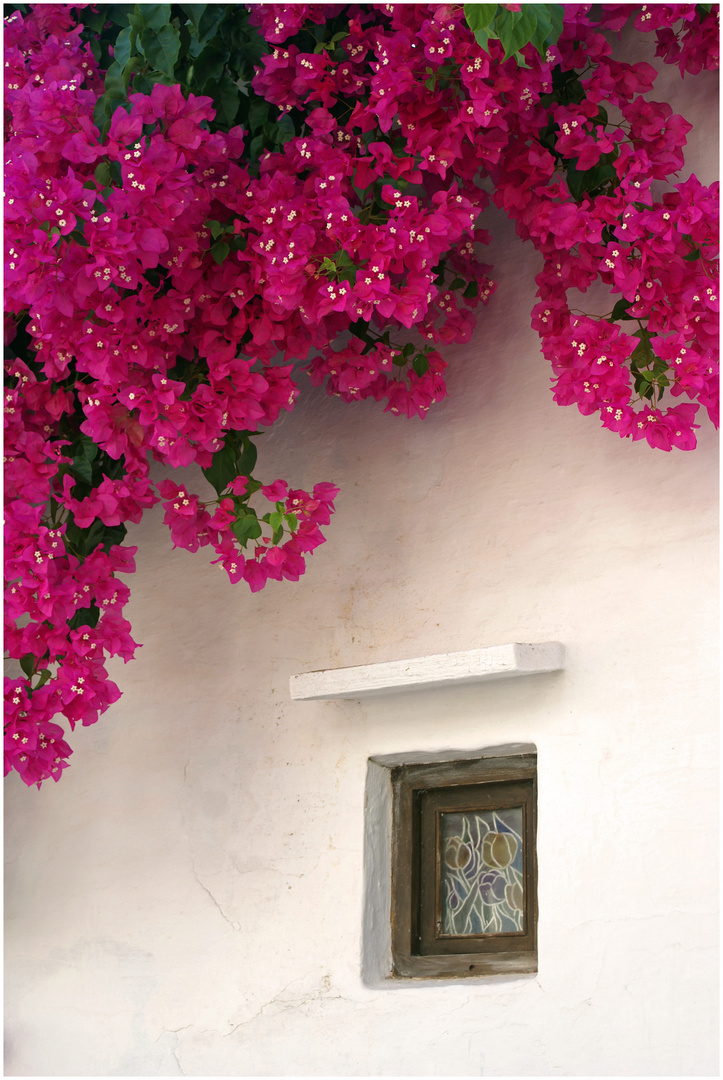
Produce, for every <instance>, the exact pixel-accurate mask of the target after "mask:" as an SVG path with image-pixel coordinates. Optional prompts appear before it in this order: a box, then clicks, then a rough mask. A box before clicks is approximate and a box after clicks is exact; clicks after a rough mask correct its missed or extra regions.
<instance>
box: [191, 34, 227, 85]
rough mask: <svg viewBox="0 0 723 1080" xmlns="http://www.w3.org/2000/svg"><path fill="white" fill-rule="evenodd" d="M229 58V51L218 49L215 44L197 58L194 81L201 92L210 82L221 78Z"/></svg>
mask: <svg viewBox="0 0 723 1080" xmlns="http://www.w3.org/2000/svg"><path fill="white" fill-rule="evenodd" d="M228 58H229V51H228V49H220V48H217V47H216V46H215V45H214V44H211V45H207V46H206V48H205V49H204V50H203V52H202V53H201V55H200V56H198V57H196V59H195V60H194V61H193V81H194V83H195V85H196V86H197V87H198V89H199V90H203V88H204V87H205V86H206V84H207V83H208V82H209V81H210V80H214V81H216V80H217V79H220V78H221V76H222V75H223V70H224V67H225V65H226V62H227V61H228ZM210 89H213V88H210Z"/></svg>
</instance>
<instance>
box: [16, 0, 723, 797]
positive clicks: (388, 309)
mask: <svg viewBox="0 0 723 1080" xmlns="http://www.w3.org/2000/svg"><path fill="white" fill-rule="evenodd" d="M486 7H489V5H486ZM508 7H509V9H510V13H509V14H507V15H505V17H506V18H508V19H511V23H512V24H515V26H516V27H517V29H516V31H515V32H516V33H519V32H520V29H519V25H518V24H517V22H516V20H517V14H516V13H515V9H519V5H509V6H508ZM191 8H192V9H193V12H194V14H193V15H191V16H188V15H187V14H186V12H187V11H189V10H191ZM119 10H120V9H119V8H118V6H112V5H109V6H108V7H107V8H105V7H102V6H101V7H100V8H97V7H96V6H93V7H90V8H87V9H86V8H85V7H84V6H82V5H80V6H79V5H76V6H75V7H72V6H69V5H35V6H33V7H32V8H31V10H30V12H29V13H27V14H21V13H20V12H15V13H13V14H10V15H9V16H7V18H6V20H5V23H6V28H5V76H6V84H5V85H6V95H5V103H6V195H7V197H6V211H5V221H6V230H5V235H6V344H7V345H8V346H9V350H8V351H9V353H10V356H11V358H10V360H9V361H7V362H6V372H7V384H6V410H5V484H6V504H7V506H6V566H5V579H6V644H7V648H8V652H9V655H10V656H11V657H13V658H16V659H18V660H19V661H20V665H21V668H22V671H23V673H24V674H23V676H22V677H18V678H13V679H8V680H6V702H7V714H6V728H5V751H6V759H5V760H6V772H7V771H9V770H11V769H15V770H17V771H18V772H19V773H20V775H21V776H22V778H23V780H25V782H26V783H28V784H38V786H39V785H40V784H41V782H42V781H43V780H44V779H46V778H49V777H52V778H53V779H56V780H57V779H58V778H59V776H60V775H61V774H62V770H63V769H64V768H65V767H66V766H67V763H68V760H67V759H68V756H69V754H70V753H71V750H70V747H69V746H68V744H67V742H66V741H65V739H64V729H63V728H62V727H61V726H60V724H59V723H58V722H57V720H58V718H60V717H64V718H65V719H66V720H67V722H68V723H69V725H70V727H71V728H72V727H74V725H75V724H76V723H77V722H80V723H82V724H90V723H93V722H95V721H96V720H97V719H98V717H99V715H100V714H101V713H102V712H104V711H105V710H106V709H107V708H108V706H109V705H110V704H111V703H112V702H113V701H114V700H116V699H117V698H118V696H119V690H118V688H117V687H116V686H115V684H114V683H113V682H112V681H110V680H109V678H108V675H107V671H106V668H105V662H106V659H107V658H108V657H109V656H114V655H119V656H121V657H123V659H124V660H128V659H130V658H131V657H132V656H133V653H134V650H135V648H136V644H135V642H134V641H133V639H132V638H131V636H130V625H129V623H128V622H127V620H125V619H124V618H123V614H122V611H123V606H124V604H125V603H126V602H127V600H128V597H129V590H128V588H127V586H126V585H125V584H123V583H122V582H121V581H120V580H119V579H118V577H117V575H118V574H125V573H129V572H131V571H132V570H133V568H134V564H133V555H134V554H135V550H136V549H135V548H131V547H127V546H125V545H123V542H122V541H123V539H124V536H125V532H126V529H125V525H126V523H127V522H138V521H140V519H141V516H142V514H143V512H144V510H145V509H146V508H148V507H150V506H152V505H154V504H156V503H157V502H159V500H162V503H163V508H164V511H165V518H164V520H165V522H166V524H167V525H168V527H169V529H170V531H171V537H172V540H173V543H174V545H175V546H179V547H183V548H185V549H187V550H189V551H196V550H197V549H198V548H199V547H204V546H205V547H209V548H210V549H211V550H212V552H213V553H214V554H215V558H214V560H213V561H214V562H215V563H218V564H219V565H220V566H221V567H223V569H224V570H225V571H226V573H227V574H228V576H229V579H230V580H231V581H232V582H236V581H240V580H242V579H243V580H244V581H245V582H246V583H247V584H248V585H249V587H250V588H251V589H252V590H254V591H255V590H258V589H261V588H263V586H264V585H265V584H266V582H267V580H268V579H273V580H282V579H289V580H297V579H298V578H299V576H300V575H301V574H302V573H303V572H304V565H305V557H306V556H307V555H308V554H310V553H311V552H313V551H314V550H315V548H316V547H318V546H319V545H320V544H321V543H323V542H324V536H323V535H322V532H321V528H322V527H324V526H325V525H327V524H328V523H329V521H330V517H331V514H332V513H333V510H334V499H335V497H336V495H337V488H336V487H334V485H333V484H331V483H318V484H316V485H315V486H314V487H313V490H312V491H311V492H307V491H303V490H299V489H291V488H290V487H289V485H288V484H287V483H286V482H285V481H283V480H274V481H273V482H271V483H267V482H264V481H262V480H260V479H257V478H256V477H255V475H254V469H255V466H256V448H255V445H254V441H253V436H254V434H255V433H257V432H259V430H261V429H263V428H264V427H268V426H269V425H272V424H273V423H274V422H275V421H276V420H277V419H278V417H279V416H280V414H281V413H282V411H288V410H291V409H292V408H293V406H294V402H295V400H296V398H297V396H298V394H299V392H300V390H299V384H298V383H297V381H296V380H297V379H298V378H299V375H296V377H294V376H295V371H294V369H295V368H296V371H300V372H301V378H302V379H306V380H308V381H310V382H311V383H312V384H314V385H323V386H324V387H325V388H326V390H327V392H329V393H331V394H335V395H337V396H339V397H341V398H342V399H343V400H344V401H355V400H360V399H363V398H369V397H371V398H373V399H374V400H375V401H379V402H383V403H384V408H385V409H386V410H387V411H389V412H391V413H393V414H402V415H405V416H408V417H412V416H419V417H424V416H425V415H426V413H427V411H428V410H429V409H430V407H432V405H433V404H434V403H435V402H438V401H440V400H441V399H442V398H443V397H444V396H445V395H446V386H445V382H444V371H445V367H446V364H445V360H444V359H443V357H442V355H440V352H439V351H438V350H437V348H436V347H437V346H440V345H441V346H445V345H447V344H450V343H455V342H464V341H467V340H469V338H470V336H471V334H472V331H473V328H474V324H475V315H474V311H475V308H477V307H478V306H479V305H480V304H486V303H487V302H488V301H489V299H490V297H491V296H492V294H493V292H494V289H495V285H494V283H493V282H492V280H491V279H490V277H489V276H488V275H489V272H490V269H491V268H490V267H488V266H486V265H485V263H484V262H482V261H481V260H480V257H479V245H481V244H484V243H486V242H487V240H488V236H487V233H486V232H485V231H484V229H483V228H481V226H480V217H481V215H483V212H484V210H485V208H486V206H487V205H488V203H489V200H490V196H491V197H492V198H493V200H494V202H495V203H496V204H497V205H498V206H499V207H501V208H503V209H504V210H505V211H506V212H507V213H508V214H509V215H510V216H511V217H512V218H513V219H514V220H515V221H516V223H517V228H518V231H519V232H520V235H521V236H523V237H524V238H526V239H530V240H531V241H532V242H533V244H534V245H535V246H536V247H537V248H538V250H539V251H540V252H541V253H542V256H543V259H544V269H543V271H542V272H541V273H540V275H539V276H538V285H539V292H538V295H539V297H540V302H539V303H538V304H537V305H536V307H535V309H534V311H533V325H534V326H535V327H536V328H537V329H538V331H539V332H540V335H541V338H542V348H543V352H544V354H545V356H546V357H547V358H548V360H549V361H550V363H551V365H552V367H553V371H554V375H555V381H554V395H555V399H556V400H557V401H558V402H559V403H560V404H576V405H577V406H578V408H579V409H580V410H581V411H582V412H583V413H585V414H597V415H599V417H600V419H601V421H602V423H603V425H604V426H605V427H607V428H610V429H612V430H615V431H617V432H619V434H620V435H623V436H630V437H632V438H634V439H638V438H645V439H647V440H648V442H649V443H650V444H651V445H652V446H655V447H660V448H662V449H666V450H669V449H671V447H678V448H681V449H690V448H692V447H693V446H694V445H695V435H694V429H695V427H696V426H697V425H696V424H695V423H694V420H695V418H696V414H697V410H698V407H699V406H700V405H703V406H705V407H706V409H707V410H708V412H709V414H710V416H711V417H712V418H713V419H714V420H715V405H716V400H717V397H716V375H717V361H716V355H715V346H716V341H717V320H716V313H717V309H718V302H717V285H716V279H715V268H716V264H715V262H714V260H715V257H716V253H717V249H716V246H715V245H716V223H717V195H716V191H715V190H714V189H711V188H705V187H704V186H702V185H701V184H700V183H699V182H698V181H697V179H696V178H695V177H691V178H689V179H688V180H687V181H686V182H685V183H678V184H674V185H673V186H670V185H667V186H666V185H661V184H660V183H659V182H660V181H667V180H668V178H669V177H670V176H671V175H673V174H675V173H676V172H677V171H678V170H679V169H680V168H681V166H682V165H683V156H682V147H683V146H684V144H685V134H686V131H687V130H689V125H688V124H687V123H686V122H685V121H684V120H683V119H682V118H681V117H677V116H674V115H672V110H671V109H670V107H669V106H668V105H666V104H665V103H660V102H654V101H649V100H648V99H647V98H646V96H645V95H646V94H648V92H649V91H650V89H651V88H652V85H653V81H654V77H655V72H654V70H653V69H652V68H651V67H649V65H647V64H624V63H621V62H618V61H615V60H613V59H612V52H611V46H610V43H609V39H610V37H611V34H610V33H609V32H610V31H612V32H616V31H619V30H620V29H621V28H622V26H623V25H624V24H625V22H626V21H627V19H628V18H629V16H630V14H631V9H630V7H629V6H627V5H608V6H603V15H602V21H601V22H599V21H598V22H593V21H592V16H591V14H590V11H589V6H588V5H568V6H567V7H566V9H565V18H564V24H563V26H562V33H561V34H560V35H559V36H555V37H556V40H555V41H552V40H551V39H550V41H549V45H548V47H547V49H546V55H541V53H540V52H539V51H538V48H536V47H535V45H533V44H524V42H523V43H522V44H521V45H519V44H518V45H517V46H516V48H515V50H513V51H517V52H518V55H517V57H515V56H513V55H511V54H509V53H510V50H506V48H505V46H504V44H503V43H501V42H500V41H498V40H490V41H488V42H486V44H485V47H483V46H482V45H481V44H479V43H478V41H477V40H475V36H474V34H473V33H472V31H471V30H470V28H469V26H468V25H467V23H466V21H465V17H464V13H463V9H462V8H461V7H460V6H457V5H447V4H441V5H403V4H399V5H393V4H389V5H369V6H367V5H350V6H348V7H347V6H345V5H303V4H298V5H290V6H289V5H260V6H254V7H252V8H251V9H250V13H249V12H248V11H246V9H244V8H237V9H227V8H226V7H225V6H223V5H207V6H205V5H192V6H191V7H190V8H183V7H181V8H176V7H175V6H173V7H171V5H149V6H145V5H138V6H137V7H136V8H135V11H134V12H133V13H130V14H128V15H123V14H122V13H121V15H120V16H119V15H118V11H119ZM632 11H633V14H634V15H635V20H636V23H635V24H636V26H637V27H638V28H639V29H646V30H654V31H655V32H656V34H657V37H658V52H659V55H661V56H662V57H663V59H664V60H665V61H666V62H670V63H676V64H678V65H679V67H680V70H681V72H690V73H695V72H696V71H699V70H701V68H702V67H711V66H714V62H713V55H714V48H713V46H714V44H715V48H716V49H717V23H716V18H715V16H714V15H713V14H711V13H707V14H706V13H705V12H701V10H700V9H699V7H696V6H695V5H673V6H672V7H669V6H666V7H651V8H650V9H649V10H648V9H647V8H645V7H644V8H641V9H632ZM114 19H120V21H119V22H118V23H116V24H115V25H114ZM124 20H125V25H124ZM228 20H235V21H234V22H233V26H232V30H233V33H232V34H227V33H226V31H227V29H228V26H229V25H231V24H230V23H228ZM676 28H677V29H676ZM244 35H245V36H244ZM227 37H232V38H233V40H242V41H243V44H242V46H239V48H238V50H237V54H234V53H233V51H232V50H231V49H230V48H228V47H227V45H226V40H227ZM526 40H531V39H530V38H529V37H528V38H526ZM184 43H185V44H184ZM224 50H225V51H224ZM254 50H255V52H254ZM518 50H519V51H518ZM249 55H253V56H254V58H255V63H254V65H253V70H252V71H251V72H250V73H248V74H249V77H248V78H244V75H245V74H246V73H247V72H246V68H245V67H244V64H246V65H247V66H248V57H249ZM219 56H220V57H222V59H221V60H220V61H219V59H218V58H219ZM716 56H717V53H716ZM523 65H524V66H523ZM234 75H239V78H237V79H234V78H233V76H234ZM199 91H201V92H199ZM210 92H212V93H213V97H212V96H211V93H210ZM609 110H614V116H615V119H614V120H612V119H611V117H610V115H609ZM237 119H238V120H239V121H240V122H239V123H236V120H237ZM654 182H655V183H654ZM661 187H665V190H664V192H663V194H658V193H657V191H658V189H659V188H661ZM596 283H602V284H603V285H605V286H607V289H608V291H609V293H610V294H611V295H612V297H613V302H612V309H611V311H609V312H606V313H603V314H601V313H588V314H582V313H580V312H579V311H578V309H577V307H574V308H573V307H571V302H572V301H571V294H572V293H578V294H579V293H585V292H586V291H588V290H589V289H590V288H591V286H593V285H594V284H596ZM595 295H596V296H597V295H598V292H597V291H596V293H595ZM410 331H414V332H415V334H416V338H415V340H409V332H410ZM304 371H305V373H304ZM666 389H667V390H668V391H669V393H670V394H671V395H672V396H673V397H676V398H679V397H683V398H686V399H687V400H685V401H683V402H681V403H679V404H676V405H675V406H673V407H672V408H668V409H667V410H666V411H663V410H662V409H661V408H660V407H659V400H660V397H661V396H662V394H663V392H664V390H666ZM150 460H155V461H156V462H160V463H163V464H166V465H168V466H169V467H170V468H171V469H173V468H177V467H181V466H187V465H191V464H197V465H198V466H200V467H201V469H202V470H203V472H204V475H205V477H206V479H207V480H208V482H209V484H210V485H211V486H212V487H213V488H214V490H215V493H216V496H217V497H216V498H215V499H214V500H209V499H208V498H207V497H205V498H202V497H200V496H199V495H195V494H193V493H191V492H190V491H189V490H188V488H187V487H186V486H185V485H182V484H179V483H177V482H175V481H174V480H172V479H170V478H169V479H165V480H163V481H162V482H161V483H160V484H158V485H157V486H155V485H154V484H153V483H152V482H151V480H150V477H149V461H150ZM259 497H260V498H262V499H264V500H266V508H264V506H259V505H258V504H257V502H256V500H257V499H258V498H259ZM252 502H253V503H254V505H252Z"/></svg>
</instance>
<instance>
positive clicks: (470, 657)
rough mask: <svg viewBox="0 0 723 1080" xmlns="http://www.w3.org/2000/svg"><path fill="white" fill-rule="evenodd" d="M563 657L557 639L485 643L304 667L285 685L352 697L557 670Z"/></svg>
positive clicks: (300, 693)
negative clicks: (343, 664) (374, 660)
mask: <svg viewBox="0 0 723 1080" xmlns="http://www.w3.org/2000/svg"><path fill="white" fill-rule="evenodd" d="M564 657H565V648H564V646H563V645H562V644H561V643H560V642H559V641H543V642H539V643H537V644H529V643H527V644H524V643H519V642H515V643H512V644H508V645H489V646H487V647H486V648H483V649H469V650H467V651H466V652H455V653H438V654H436V655H434V656H418V657H413V658H411V659H408V660H391V661H388V662H386V663H381V664H365V665H363V666H360V667H348V668H327V669H325V670H322V671H308V672H305V673H302V674H299V675H292V676H291V678H290V679H289V691H290V693H291V698H292V700H294V701H312V700H316V699H320V698H321V699H329V698H352V699H356V698H362V697H370V696H377V695H380V694H389V693H398V692H400V691H403V690H423V689H425V688H432V687H442V686H455V685H458V684H463V683H475V682H486V681H488V680H490V679H505V678H512V677H514V676H520V675H538V674H541V673H543V672H548V671H559V670H560V669H561V668H562V667H563V666H564Z"/></svg>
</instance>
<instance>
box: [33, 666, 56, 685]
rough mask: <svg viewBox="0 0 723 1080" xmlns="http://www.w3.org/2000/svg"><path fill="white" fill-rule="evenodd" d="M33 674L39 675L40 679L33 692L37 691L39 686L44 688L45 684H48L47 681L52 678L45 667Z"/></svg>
mask: <svg viewBox="0 0 723 1080" xmlns="http://www.w3.org/2000/svg"><path fill="white" fill-rule="evenodd" d="M35 674H36V675H39V676H40V678H39V679H38V681H37V682H36V684H35V686H34V687H33V690H39V689H40V687H41V686H45V684H46V682H49V680H50V679H51V678H52V672H51V671H50V669H49V668H46V667H44V668H40V670H39V671H36V672H35Z"/></svg>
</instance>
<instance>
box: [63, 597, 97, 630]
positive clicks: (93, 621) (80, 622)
mask: <svg viewBox="0 0 723 1080" xmlns="http://www.w3.org/2000/svg"><path fill="white" fill-rule="evenodd" d="M99 618H100V608H99V607H96V605H95V603H92V604H91V605H90V607H87V608H79V609H78V611H76V613H75V615H73V617H72V619H69V620H68V626H69V627H70V629H71V630H77V629H78V628H79V627H80V626H89V627H90V628H91V629H92V628H93V627H94V626H97V625H98V619H99Z"/></svg>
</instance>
